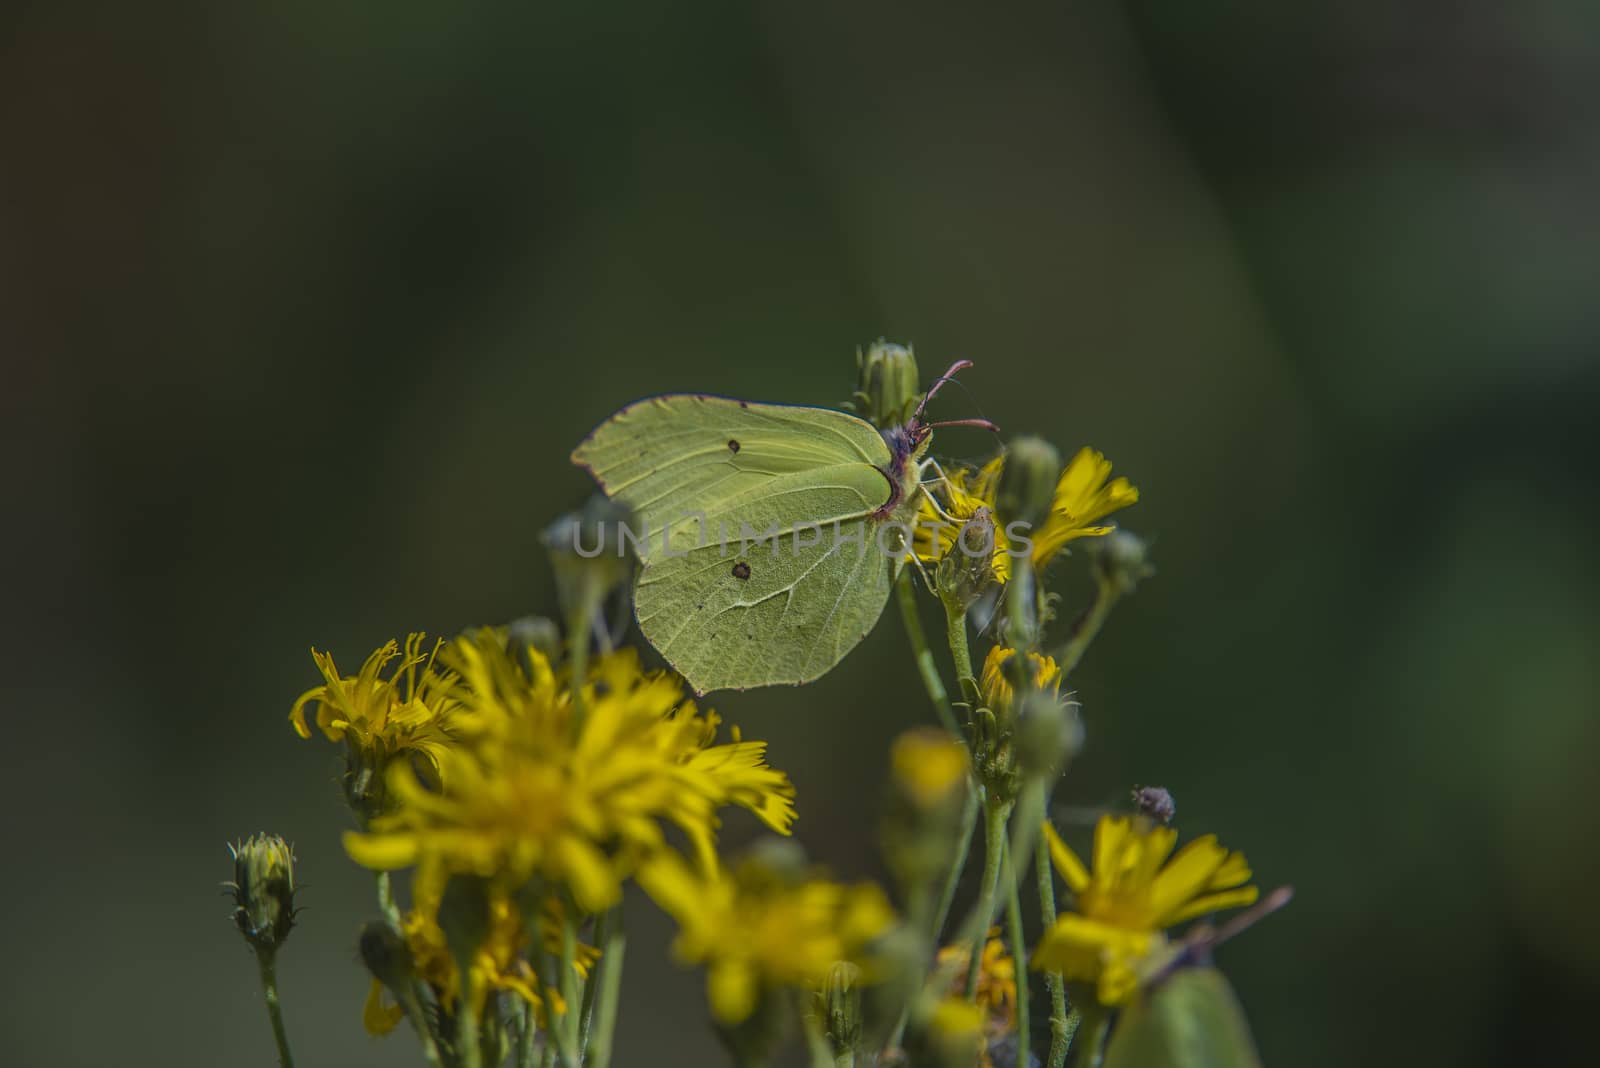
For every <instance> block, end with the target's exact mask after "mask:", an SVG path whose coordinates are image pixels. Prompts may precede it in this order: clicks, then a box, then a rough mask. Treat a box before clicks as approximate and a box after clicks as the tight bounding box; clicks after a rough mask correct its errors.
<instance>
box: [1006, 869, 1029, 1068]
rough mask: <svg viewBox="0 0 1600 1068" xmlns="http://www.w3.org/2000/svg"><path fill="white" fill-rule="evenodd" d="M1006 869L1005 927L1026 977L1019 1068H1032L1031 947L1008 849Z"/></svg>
mask: <svg viewBox="0 0 1600 1068" xmlns="http://www.w3.org/2000/svg"><path fill="white" fill-rule="evenodd" d="M1004 868H1005V874H1004V875H1003V878H1004V879H1005V882H1006V926H1007V927H1008V928H1009V930H1010V937H1011V958H1012V961H1013V964H1014V966H1015V967H1016V968H1017V970H1018V971H1019V973H1020V974H1021V975H1022V976H1023V979H1022V982H1020V983H1019V984H1017V1068H1032V1058H1031V1055H1030V1053H1029V1050H1028V1035H1029V1028H1028V980H1027V974H1028V972H1027V967H1028V945H1027V942H1026V941H1024V938H1023V933H1022V895H1021V893H1020V892H1019V890H1018V887H1017V881H1018V878H1019V873H1018V871H1017V866H1016V864H1014V863H1012V859H1011V854H1010V851H1009V849H1008V850H1007V852H1006V856H1005V863H1004Z"/></svg>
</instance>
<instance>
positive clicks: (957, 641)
mask: <svg viewBox="0 0 1600 1068" xmlns="http://www.w3.org/2000/svg"><path fill="white" fill-rule="evenodd" d="M944 622H945V638H946V640H948V641H949V643H950V655H951V657H953V658H954V659H955V662H956V679H957V681H959V682H960V683H961V696H962V698H963V699H965V700H966V702H967V704H969V705H970V706H972V707H973V708H977V707H978V705H979V704H980V703H981V698H980V697H979V694H978V677H977V676H976V675H974V674H973V673H972V653H971V652H969V651H968V649H967V610H966V609H965V608H962V607H959V606H958V605H956V604H955V603H954V602H952V601H945V602H944Z"/></svg>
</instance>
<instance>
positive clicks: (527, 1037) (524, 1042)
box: [517, 998, 534, 1068]
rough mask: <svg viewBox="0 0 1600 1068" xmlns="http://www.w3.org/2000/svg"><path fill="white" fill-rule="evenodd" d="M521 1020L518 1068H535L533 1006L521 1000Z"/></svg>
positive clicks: (518, 1028)
mask: <svg viewBox="0 0 1600 1068" xmlns="http://www.w3.org/2000/svg"><path fill="white" fill-rule="evenodd" d="M517 1003H518V1004H519V1005H521V1006H522V1013H521V1019H520V1020H519V1021H518V1023H519V1026H518V1027H517V1068H533V1056H534V1052H533V1006H532V1005H530V1004H529V1003H528V1002H526V1001H523V1000H522V999H521V998H518V999H517Z"/></svg>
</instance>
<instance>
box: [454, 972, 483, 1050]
mask: <svg viewBox="0 0 1600 1068" xmlns="http://www.w3.org/2000/svg"><path fill="white" fill-rule="evenodd" d="M482 1039H483V1036H482V1035H480V1034H479V1033H478V984H477V983H475V982H473V981H472V972H471V970H470V969H464V970H463V972H462V975H461V996H460V997H459V998H457V999H456V1060H457V1061H458V1062H459V1063H460V1064H461V1068H482V1064H483V1046H482Z"/></svg>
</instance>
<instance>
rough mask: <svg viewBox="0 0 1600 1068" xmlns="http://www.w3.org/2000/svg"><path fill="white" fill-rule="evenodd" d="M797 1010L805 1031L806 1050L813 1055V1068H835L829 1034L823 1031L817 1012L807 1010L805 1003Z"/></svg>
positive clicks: (797, 1006)
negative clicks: (826, 1034)
mask: <svg viewBox="0 0 1600 1068" xmlns="http://www.w3.org/2000/svg"><path fill="white" fill-rule="evenodd" d="M796 1000H798V999H796ZM795 1012H796V1013H798V1014H799V1016H800V1027H801V1029H802V1030H803V1031H804V1032H805V1036H806V1052H807V1053H809V1054H810V1055H811V1068H834V1062H833V1047H832V1046H831V1045H829V1044H828V1039H827V1036H825V1035H824V1034H823V1033H822V1027H821V1026H820V1025H819V1024H818V1022H817V1017H816V1014H815V1013H811V1012H807V1011H806V1007H805V1006H804V1005H796V1006H795Z"/></svg>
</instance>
